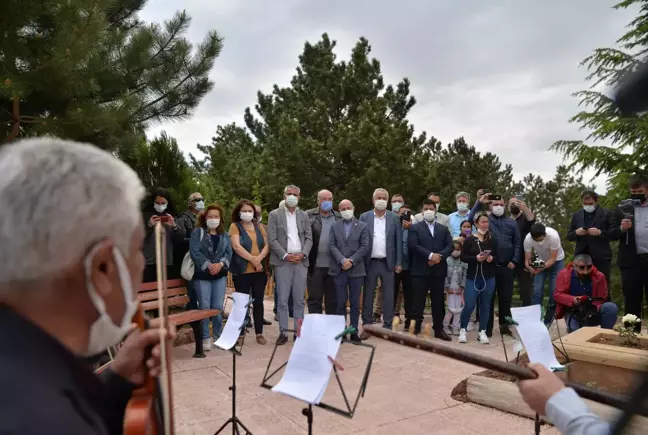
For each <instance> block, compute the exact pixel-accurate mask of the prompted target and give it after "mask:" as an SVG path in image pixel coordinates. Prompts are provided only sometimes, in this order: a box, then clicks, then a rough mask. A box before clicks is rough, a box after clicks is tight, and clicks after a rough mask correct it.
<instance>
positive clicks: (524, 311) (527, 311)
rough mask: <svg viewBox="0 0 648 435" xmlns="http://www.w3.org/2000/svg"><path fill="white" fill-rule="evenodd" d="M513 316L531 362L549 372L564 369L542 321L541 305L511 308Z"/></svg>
mask: <svg viewBox="0 0 648 435" xmlns="http://www.w3.org/2000/svg"><path fill="white" fill-rule="evenodd" d="M511 316H512V317H513V320H515V322H516V323H517V326H516V327H515V329H516V330H517V333H518V335H519V337H520V340H521V341H522V344H523V345H524V348H525V349H526V351H527V354H528V355H529V361H530V362H532V363H536V364H542V365H543V366H545V367H546V368H547V369H549V370H561V369H564V366H563V365H561V364H560V363H559V362H558V360H557V359H556V354H555V353H554V348H553V344H552V343H551V337H550V336H549V330H547V327H546V326H545V325H544V323H543V321H542V312H541V309H540V305H531V306H529V307H520V308H511Z"/></svg>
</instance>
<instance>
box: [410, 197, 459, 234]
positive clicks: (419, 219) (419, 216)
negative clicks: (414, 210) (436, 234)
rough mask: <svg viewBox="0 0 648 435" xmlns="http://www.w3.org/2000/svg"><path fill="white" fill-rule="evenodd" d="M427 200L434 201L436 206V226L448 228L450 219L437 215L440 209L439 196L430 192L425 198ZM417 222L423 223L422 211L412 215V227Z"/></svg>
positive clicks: (444, 215)
mask: <svg viewBox="0 0 648 435" xmlns="http://www.w3.org/2000/svg"><path fill="white" fill-rule="evenodd" d="M427 199H431V200H432V201H434V203H435V204H436V207H437V208H436V209H437V214H436V222H437V223H438V224H441V225H444V226H446V227H449V225H450V218H449V217H448V215H447V214H443V213H439V211H438V210H439V208H440V207H441V198H439V194H438V193H436V192H430V193H429V194H428V196H427ZM419 222H425V219H424V218H423V211H421V212H420V213H418V214H416V215H414V217H413V218H412V225H413V224H417V223H419Z"/></svg>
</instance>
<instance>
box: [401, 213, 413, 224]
mask: <svg viewBox="0 0 648 435" xmlns="http://www.w3.org/2000/svg"><path fill="white" fill-rule="evenodd" d="M400 220H401V222H403V221H411V220H412V212H411V211H406V212H405V213H403V214H402V215H400Z"/></svg>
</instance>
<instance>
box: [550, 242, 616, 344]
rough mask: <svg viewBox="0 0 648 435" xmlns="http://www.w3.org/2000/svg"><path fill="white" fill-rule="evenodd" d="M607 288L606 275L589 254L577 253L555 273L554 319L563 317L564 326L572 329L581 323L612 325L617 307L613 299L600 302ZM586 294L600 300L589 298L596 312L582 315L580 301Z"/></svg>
mask: <svg viewBox="0 0 648 435" xmlns="http://www.w3.org/2000/svg"><path fill="white" fill-rule="evenodd" d="M607 296H608V288H607V280H606V279H605V275H603V273H601V272H599V271H598V269H596V267H594V265H593V264H592V258H591V257H590V256H589V255H585V254H579V255H577V256H576V257H575V258H574V262H573V263H571V264H569V265H567V267H565V268H564V269H563V270H561V271H560V273H559V274H558V278H557V279H556V290H555V293H554V299H555V301H556V305H557V306H556V319H561V318H563V317H565V323H567V330H568V331H569V332H573V331H575V330H577V329H579V328H581V327H583V326H599V325H600V326H601V328H605V329H612V328H613V327H614V324H615V323H616V320H617V313H618V312H619V308H618V307H617V306H616V304H615V303H614V302H603V301H604V300H605V299H607ZM587 298H594V299H600V300H594V301H592V305H593V306H594V307H596V310H597V311H598V315H594V316H591V317H590V316H583V315H580V313H583V312H585V311H586V310H579V308H585V307H584V306H583V305H582V304H585V303H587Z"/></svg>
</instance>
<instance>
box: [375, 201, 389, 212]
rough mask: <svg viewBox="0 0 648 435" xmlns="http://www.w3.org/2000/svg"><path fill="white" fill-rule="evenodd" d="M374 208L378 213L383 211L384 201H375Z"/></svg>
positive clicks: (385, 205)
mask: <svg viewBox="0 0 648 435" xmlns="http://www.w3.org/2000/svg"><path fill="white" fill-rule="evenodd" d="M374 207H376V210H379V211H382V210H385V209H386V208H387V201H386V200H384V199H377V200H376V201H374Z"/></svg>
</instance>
